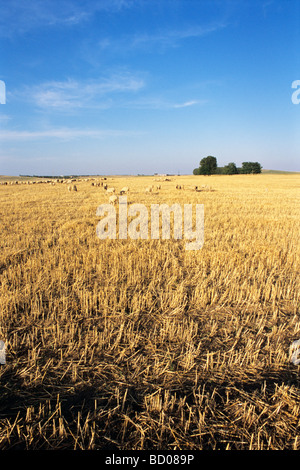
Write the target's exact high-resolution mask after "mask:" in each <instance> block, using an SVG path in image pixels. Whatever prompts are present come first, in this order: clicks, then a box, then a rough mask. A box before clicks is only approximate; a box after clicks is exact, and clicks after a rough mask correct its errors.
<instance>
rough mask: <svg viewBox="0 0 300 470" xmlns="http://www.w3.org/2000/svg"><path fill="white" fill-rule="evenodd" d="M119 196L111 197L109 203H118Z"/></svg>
mask: <svg viewBox="0 0 300 470" xmlns="http://www.w3.org/2000/svg"><path fill="white" fill-rule="evenodd" d="M117 199H118V198H117V196H115V195H114V194H113V195H112V196H110V198H109V203H110V204H115V203H116V202H117Z"/></svg>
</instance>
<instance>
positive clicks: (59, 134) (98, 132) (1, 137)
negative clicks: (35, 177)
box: [0, 128, 141, 142]
mask: <svg viewBox="0 0 300 470" xmlns="http://www.w3.org/2000/svg"><path fill="white" fill-rule="evenodd" d="M137 135H141V133H140V132H136V131H123V130H117V129H72V128H57V129H46V130H40V131H20V130H7V131H0V141H15V142H16V141H20V140H21V141H23V140H40V139H47V138H54V139H63V140H73V139H77V138H84V137H88V138H96V139H104V138H109V137H134V136H137Z"/></svg>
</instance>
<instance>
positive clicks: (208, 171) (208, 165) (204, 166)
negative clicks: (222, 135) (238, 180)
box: [193, 155, 262, 175]
mask: <svg viewBox="0 0 300 470" xmlns="http://www.w3.org/2000/svg"><path fill="white" fill-rule="evenodd" d="M261 170H262V166H261V164H260V163H258V162H243V163H242V166H241V167H237V166H236V164H235V163H233V162H231V163H228V165H225V166H223V167H218V164H217V159H216V157H213V156H211V155H209V156H208V157H205V158H202V160H200V164H199V167H198V168H195V169H194V170H193V174H194V175H237V174H254V173H261Z"/></svg>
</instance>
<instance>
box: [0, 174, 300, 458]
mask: <svg viewBox="0 0 300 470" xmlns="http://www.w3.org/2000/svg"><path fill="white" fill-rule="evenodd" d="M168 179H169V180H170V181H165V180H164V178H156V177H150V176H149V177H117V176H115V177H111V176H108V177H107V180H106V181H103V180H101V179H100V177H99V178H98V179H96V180H92V179H90V180H89V179H88V178H87V179H86V180H82V181H78V180H77V181H76V182H73V183H72V184H73V185H76V188H77V191H72V190H68V184H65V183H63V182H61V181H56V180H54V181H53V182H51V183H50V182H44V183H40V184H38V183H37V181H36V182H35V183H36V184H32V181H30V183H31V184H25V179H24V178H23V179H22V178H19V179H18V184H11V180H9V179H5V178H4V177H3V178H2V182H4V181H8V182H9V184H7V185H5V184H2V185H0V202H1V203H0V214H1V216H0V217H1V252H0V306H1V307H0V339H1V340H3V341H4V342H5V345H6V363H5V364H3V365H1V366H0V449H1V450H6V449H28V450H50V449H55V450H73V449H84V450H88V449H108V450H109V449H116V450H117V449H119V450H154V449H156V450H159V449H164V450H223V449H228V450H275V449H276V450H282V449H290V450H293V449H294V450H299V449H300V376H299V372H300V371H299V366H298V365H295V364H293V363H292V362H291V361H290V356H289V348H290V345H291V343H292V342H293V341H294V340H297V339H299V338H300V302H299V300H300V295H299V293H300V282H299V272H300V265H299V254H300V250H299V239H300V232H299V215H300V213H299V202H300V201H299V199H300V197H299V188H300V175H299V174H298V175H297V174H293V175H287V174H285V175H264V174H260V175H234V176H217V175H215V176H210V177H204V176H181V177H180V176H172V177H170V178H168ZM92 182H93V185H92V184H91V183H92ZM104 183H105V184H107V186H108V188H111V187H114V188H115V194H116V195H118V194H119V191H120V190H121V189H122V188H124V187H128V188H129V191H128V193H126V195H127V199H128V206H130V204H132V203H141V204H145V205H147V206H150V204H152V203H160V204H161V203H166V204H169V205H171V204H173V203H174V202H178V203H180V204H185V203H190V204H196V203H198V204H204V211H205V242H204V246H203V248H202V249H201V250H198V251H197V250H195V251H187V250H185V248H184V240H174V239H172V238H171V239H170V240H163V239H159V240H150V239H149V240H132V239H127V240H119V239H116V240H100V239H99V238H98V237H97V236H96V226H97V223H98V222H99V217H97V216H96V210H97V207H98V206H99V204H102V203H108V200H109V194H107V193H106V190H105V189H104V188H103V185H104ZM151 186H152V190H151V191H146V188H147V187H151ZM176 186H177V187H176ZM195 186H198V188H200V190H199V191H195V189H194V187H195ZM115 207H116V210H117V211H118V205H115Z"/></svg>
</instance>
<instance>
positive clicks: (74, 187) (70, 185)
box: [68, 184, 77, 191]
mask: <svg viewBox="0 0 300 470" xmlns="http://www.w3.org/2000/svg"><path fill="white" fill-rule="evenodd" d="M68 191H77V186H76V185H75V184H69V186H68Z"/></svg>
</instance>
